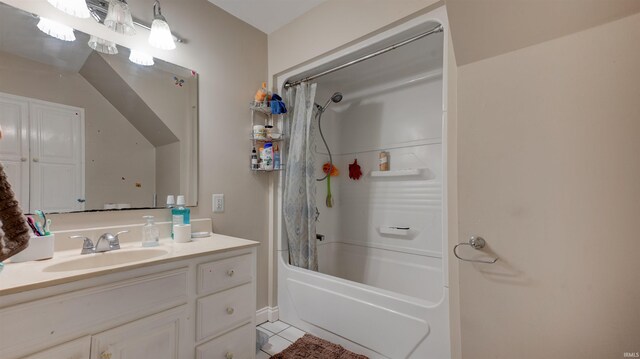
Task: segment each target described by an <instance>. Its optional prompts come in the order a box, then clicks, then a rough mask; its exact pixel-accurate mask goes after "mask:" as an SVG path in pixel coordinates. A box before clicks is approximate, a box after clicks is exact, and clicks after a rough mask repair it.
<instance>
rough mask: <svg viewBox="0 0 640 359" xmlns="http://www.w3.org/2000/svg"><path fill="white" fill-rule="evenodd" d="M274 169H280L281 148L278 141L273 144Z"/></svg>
mask: <svg viewBox="0 0 640 359" xmlns="http://www.w3.org/2000/svg"><path fill="white" fill-rule="evenodd" d="M273 169H274V170H279V169H280V148H279V147H278V144H277V143H276V144H275V145H273Z"/></svg>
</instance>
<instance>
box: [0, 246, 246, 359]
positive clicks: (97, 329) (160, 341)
mask: <svg viewBox="0 0 640 359" xmlns="http://www.w3.org/2000/svg"><path fill="white" fill-rule="evenodd" d="M135 267H136V268H132V269H126V268H124V269H123V268H119V270H114V271H107V273H105V274H101V275H95V276H90V277H88V278H86V279H81V280H77V281H73V282H67V283H64V284H60V285H54V286H48V287H44V288H39V289H34V290H30V291H24V292H20V293H13V294H9V295H4V296H0V358H3V359H14V358H15V359H17V358H28V359H44V358H47V359H49V358H55V359H89V358H90V359H124V358H135V359H147V358H148V359H184V358H195V357H197V358H203V359H204V358H221V359H227V358H231V357H233V358H236V359H252V358H254V357H255V341H256V340H255V311H256V282H255V278H256V249H255V247H251V248H243V249H239V250H231V251H225V252H222V253H215V254H211V253H209V254H203V255H199V256H193V257H191V258H188V259H180V260H176V261H171V262H164V263H161V264H152V263H149V264H146V265H137V266H135Z"/></svg>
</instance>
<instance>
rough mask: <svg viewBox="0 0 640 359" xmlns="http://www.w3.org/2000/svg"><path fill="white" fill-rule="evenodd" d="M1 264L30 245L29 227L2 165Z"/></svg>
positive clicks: (0, 168)
mask: <svg viewBox="0 0 640 359" xmlns="http://www.w3.org/2000/svg"><path fill="white" fill-rule="evenodd" d="M0 226H1V228H2V229H1V230H0V262H2V261H3V260H5V259H7V258H9V257H11V256H13V255H14V254H17V253H19V252H20V251H22V250H23V249H25V248H27V246H28V245H29V237H30V234H29V227H28V226H27V222H26V221H25V219H24V215H23V214H22V210H21V209H20V206H19V205H18V201H16V199H15V195H14V193H13V191H12V190H11V185H10V184H9V180H8V179H7V175H6V174H5V173H4V167H3V166H2V164H1V163H0Z"/></svg>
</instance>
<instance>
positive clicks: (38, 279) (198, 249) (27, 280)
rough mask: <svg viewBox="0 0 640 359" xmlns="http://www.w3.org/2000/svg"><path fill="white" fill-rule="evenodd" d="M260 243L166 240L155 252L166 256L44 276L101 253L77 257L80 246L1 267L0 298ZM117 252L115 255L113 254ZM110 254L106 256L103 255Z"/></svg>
mask: <svg viewBox="0 0 640 359" xmlns="http://www.w3.org/2000/svg"><path fill="white" fill-rule="evenodd" d="M259 244H260V243H259V242H255V241H250V240H246V239H240V238H235V237H229V236H224V235H220V234H213V235H211V236H210V237H207V238H194V239H193V241H191V242H188V243H174V242H173V241H172V240H171V239H170V238H166V239H161V240H160V245H159V246H157V247H151V248H157V249H164V250H166V251H167V252H168V253H167V254H164V255H161V256H159V257H155V258H151V259H146V260H142V261H137V262H133V263H127V264H118V265H112V266H105V267H97V268H90V269H80V270H71V271H63V272H47V271H45V269H46V268H47V267H49V266H51V265H54V264H58V263H63V262H66V261H69V260H72V259H76V258H80V257H85V256H100V255H103V253H96V254H85V255H80V249H81V248H80V246H79V247H78V248H77V249H74V250H66V251H59V252H55V254H54V256H53V258H51V259H47V260H42V261H32V262H23V263H11V262H8V263H5V265H4V270H3V271H1V272H0V296H1V295H7V294H14V293H19V292H24V291H28V290H33V289H38V288H44V287H48V286H52V285H58V284H62V283H68V282H72V281H76V280H80V279H85V278H90V277H94V276H98V275H104V274H108V273H114V272H120V271H125V270H130V269H135V268H140V267H144V266H148V265H155V264H161V263H167V262H172V261H177V260H182V259H188V258H193V257H198V256H201V255H206V254H215V253H220V252H225V251H230V250H236V249H242V248H251V247H256V246H258V245H259ZM121 248H122V249H120V250H128V249H129V250H130V249H141V248H142V247H141V245H140V242H137V243H122V244H121ZM114 252H117V251H114ZM106 253H110V252H106Z"/></svg>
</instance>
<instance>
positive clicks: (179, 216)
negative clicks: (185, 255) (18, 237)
mask: <svg viewBox="0 0 640 359" xmlns="http://www.w3.org/2000/svg"><path fill="white" fill-rule="evenodd" d="M185 203H186V202H185V200H184V196H183V195H180V196H178V200H177V205H178V206H177V207H175V208H172V209H171V238H173V226H175V225H177V224H189V223H191V210H190V209H189V208H186V207H185V206H184V205H185Z"/></svg>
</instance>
